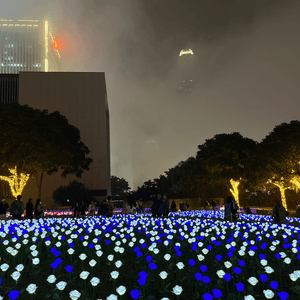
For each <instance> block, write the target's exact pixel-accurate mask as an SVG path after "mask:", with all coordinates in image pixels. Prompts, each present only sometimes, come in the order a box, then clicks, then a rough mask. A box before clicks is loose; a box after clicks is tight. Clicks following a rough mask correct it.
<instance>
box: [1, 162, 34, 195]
mask: <svg viewBox="0 0 300 300" xmlns="http://www.w3.org/2000/svg"><path fill="white" fill-rule="evenodd" d="M9 172H10V173H11V176H0V179H1V180H4V181H7V182H8V184H9V187H10V189H11V193H12V195H13V196H14V197H15V198H17V196H18V195H21V194H22V191H23V189H24V187H25V185H26V183H27V181H28V179H29V177H30V174H24V173H20V174H18V171H17V167H16V166H15V168H14V169H9Z"/></svg>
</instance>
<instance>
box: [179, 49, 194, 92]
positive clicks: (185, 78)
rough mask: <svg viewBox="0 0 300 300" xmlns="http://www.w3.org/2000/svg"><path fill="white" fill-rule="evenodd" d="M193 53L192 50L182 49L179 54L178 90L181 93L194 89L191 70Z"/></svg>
mask: <svg viewBox="0 0 300 300" xmlns="http://www.w3.org/2000/svg"><path fill="white" fill-rule="evenodd" d="M194 60H195V58H194V52H193V50H192V49H182V50H181V51H180V53H179V68H180V77H181V82H180V86H179V90H180V91H181V92H189V91H192V90H193V88H194V84H195V83H194V78H193V68H194V62H195V61H194Z"/></svg>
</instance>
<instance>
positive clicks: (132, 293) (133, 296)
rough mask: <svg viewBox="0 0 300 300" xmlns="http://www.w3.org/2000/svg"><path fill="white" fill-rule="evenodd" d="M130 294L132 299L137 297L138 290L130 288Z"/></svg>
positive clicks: (138, 294)
mask: <svg viewBox="0 0 300 300" xmlns="http://www.w3.org/2000/svg"><path fill="white" fill-rule="evenodd" d="M130 295H131V297H132V299H138V298H139V296H140V291H139V290H132V291H131V292H130Z"/></svg>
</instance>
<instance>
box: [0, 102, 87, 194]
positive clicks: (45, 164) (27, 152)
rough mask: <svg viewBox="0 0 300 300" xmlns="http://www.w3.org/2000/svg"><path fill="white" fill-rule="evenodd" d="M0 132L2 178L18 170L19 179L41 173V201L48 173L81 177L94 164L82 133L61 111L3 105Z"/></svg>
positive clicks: (0, 107)
mask: <svg viewBox="0 0 300 300" xmlns="http://www.w3.org/2000/svg"><path fill="white" fill-rule="evenodd" d="M0 129H1V132H0V144H1V150H0V154H1V156H0V172H1V173H0V174H2V175H3V176H2V177H1V179H3V180H6V179H5V178H8V177H9V176H10V175H11V174H9V169H14V168H16V171H17V176H18V177H19V176H20V174H29V175H30V176H33V175H37V174H38V173H40V174H41V176H40V180H39V181H37V184H38V187H39V198H40V191H41V184H42V178H43V174H44V173H47V174H48V175H51V174H52V173H54V172H58V170H60V171H62V174H61V176H62V177H66V176H67V175H68V174H75V175H76V176H77V177H81V175H82V173H83V172H84V171H85V170H89V165H90V164H91V163H92V159H91V158H90V157H88V154H89V153H90V151H89V149H88V147H87V146H85V145H84V143H83V142H82V141H81V139H80V131H79V130H78V129H77V128H76V127H75V126H73V125H70V124H69V122H68V120H67V118H66V117H64V116H63V115H61V114H60V113H59V112H58V111H55V112H53V113H50V114H49V113H48V111H47V110H43V111H40V110H38V109H34V108H31V107H29V106H27V105H20V104H18V103H13V104H0ZM5 176H6V177H5ZM11 176H12V175H11ZM11 176H10V177H11Z"/></svg>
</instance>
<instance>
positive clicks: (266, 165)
mask: <svg viewBox="0 0 300 300" xmlns="http://www.w3.org/2000/svg"><path fill="white" fill-rule="evenodd" d="M299 162H300V122H299V121H291V122H290V123H282V124H280V125H277V126H275V128H274V129H273V131H272V132H270V133H269V134H268V135H267V136H266V137H265V138H264V139H263V140H262V142H261V143H260V145H259V154H258V155H257V157H256V161H255V163H256V165H257V171H256V176H257V177H259V178H260V180H261V181H263V182H266V181H268V182H270V183H272V184H273V185H275V186H276V187H278V188H279V191H280V195H281V199H282V204H283V206H284V207H285V208H286V209H287V203H286V197H285V191H286V190H287V189H289V188H297V189H299V188H300V181H299V179H300V164H299Z"/></svg>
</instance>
